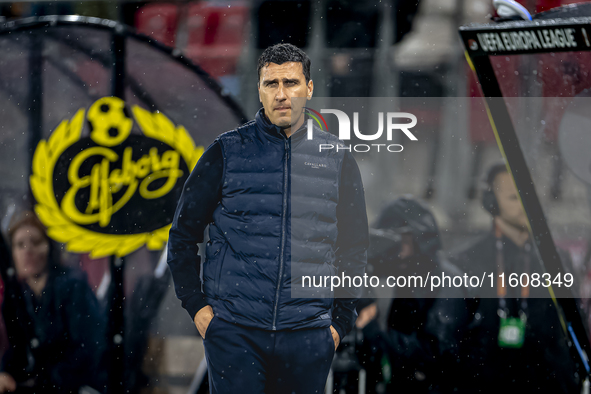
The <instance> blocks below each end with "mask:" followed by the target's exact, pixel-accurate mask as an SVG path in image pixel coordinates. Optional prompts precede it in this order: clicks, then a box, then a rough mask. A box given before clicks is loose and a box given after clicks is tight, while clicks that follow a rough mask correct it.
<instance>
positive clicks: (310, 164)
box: [304, 161, 327, 168]
mask: <svg viewBox="0 0 591 394" xmlns="http://www.w3.org/2000/svg"><path fill="white" fill-rule="evenodd" d="M304 165H305V166H310V167H312V168H326V167H327V165H326V164H322V163H312V162H309V161H305V162H304Z"/></svg>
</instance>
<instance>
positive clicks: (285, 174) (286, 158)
mask: <svg viewBox="0 0 591 394" xmlns="http://www.w3.org/2000/svg"><path fill="white" fill-rule="evenodd" d="M288 161H289V141H288V140H287V139H286V140H285V163H284V165H283V214H282V216H281V249H280V254H279V277H278V278H277V291H276V292H275V307H274V308H273V330H277V326H276V323H277V308H278V307H279V292H280V291H281V283H282V282H283V264H284V258H283V256H284V251H285V232H286V231H285V227H286V222H287V165H288Z"/></svg>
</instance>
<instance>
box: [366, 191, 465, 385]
mask: <svg viewBox="0 0 591 394" xmlns="http://www.w3.org/2000/svg"><path fill="white" fill-rule="evenodd" d="M441 248H442V244H441V240H440V236H439V228H438V226H437V222H436V221H435V217H434V216H433V214H432V213H431V211H430V210H429V209H428V208H427V207H426V206H425V205H424V204H422V203H421V202H419V201H418V200H415V199H413V198H409V197H400V198H397V199H396V200H394V201H392V202H391V203H390V204H388V205H387V206H386V207H385V208H384V209H383V211H382V212H381V214H380V216H379V217H378V220H377V222H376V224H375V226H374V229H372V231H371V244H370V249H369V253H368V255H369V256H368V263H369V264H370V265H371V266H372V268H373V270H374V271H373V272H372V274H373V275H377V276H382V277H385V276H396V277H401V276H403V277H405V278H410V277H413V276H417V275H420V276H421V277H423V278H424V277H426V276H427V273H430V275H433V276H441V274H442V273H445V274H446V275H448V276H456V275H458V276H461V274H462V273H461V272H460V271H459V269H458V268H457V267H455V266H454V265H452V264H450V263H449V262H448V261H447V260H446V259H445V258H442V257H441V256H440V255H439V252H440V251H441ZM465 296H466V294H465V293H464V291H463V289H460V288H455V287H451V288H450V287H448V288H441V289H438V290H437V291H436V292H431V291H430V290H429V289H424V288H421V287H418V286H413V285H409V286H408V287H400V288H396V294H395V299H393V300H392V303H391V304H390V312H389V314H388V320H387V332H386V333H383V332H381V330H380V327H379V325H378V322H377V320H376V319H375V318H376V316H377V308H376V305H375V304H373V305H372V304H370V305H369V306H367V307H366V308H364V309H361V310H359V318H358V319H357V322H356V326H357V328H359V329H362V332H363V337H364V344H363V346H361V352H360V353H361V355H362V356H363V358H364V359H365V360H366V363H367V364H368V365H371V361H370V360H372V358H373V359H374V360H377V361H378V363H379V362H380V361H381V360H380V359H379V358H377V357H375V356H374V354H373V353H375V352H378V355H379V352H384V353H385V354H386V355H387V356H388V358H389V360H390V365H391V367H392V380H391V381H390V384H389V385H388V386H387V388H386V392H396V393H398V392H400V393H427V392H429V393H452V392H455V391H456V388H457V385H458V382H459V380H460V379H461V378H462V377H463V374H462V373H461V372H460V371H459V370H458V368H457V365H458V361H459V354H458V344H459V343H460V341H461V339H462V337H463V335H464V333H465V332H466V330H467V328H468V325H469V323H470V319H469V315H468V313H467V310H466V302H465V300H464V297H465ZM364 364H365V363H364ZM366 369H368V370H369V369H372V368H371V367H368V366H366ZM373 369H375V368H373ZM370 376H371V374H370V373H369V372H368V381H369V377H370ZM374 380H375V377H374ZM368 392H373V391H371V389H369V390H368Z"/></svg>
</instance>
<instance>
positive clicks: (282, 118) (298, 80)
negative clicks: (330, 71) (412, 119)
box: [259, 62, 314, 131]
mask: <svg viewBox="0 0 591 394" xmlns="http://www.w3.org/2000/svg"><path fill="white" fill-rule="evenodd" d="M313 89H314V84H313V83H312V81H309V82H308V83H307V84H306V77H305V76H304V71H303V68H302V63H299V62H287V63H283V64H281V65H279V64H276V63H269V64H268V65H267V66H266V67H263V68H262V69H261V75H260V79H259V100H260V101H261V103H262V104H263V108H264V109H265V115H267V118H269V121H270V122H271V123H273V124H274V125H276V126H279V127H282V128H289V127H290V126H291V124H292V116H293V121H294V122H293V123H294V124H295V125H297V126H298V127H299V124H298V123H299V122H300V121H301V122H303V118H301V115H302V111H303V107H304V103H305V101H306V100H297V101H298V103H293V105H292V102H291V98H292V97H307V98H308V99H310V98H311V97H312V91H313ZM286 131H287V130H286ZM294 131H295V130H294Z"/></svg>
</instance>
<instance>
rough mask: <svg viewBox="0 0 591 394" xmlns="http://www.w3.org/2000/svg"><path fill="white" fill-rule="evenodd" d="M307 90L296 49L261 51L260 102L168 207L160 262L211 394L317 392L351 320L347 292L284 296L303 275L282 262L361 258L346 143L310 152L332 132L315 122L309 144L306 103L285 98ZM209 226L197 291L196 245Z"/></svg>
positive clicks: (364, 236)
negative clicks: (199, 347) (199, 343)
mask: <svg viewBox="0 0 591 394" xmlns="http://www.w3.org/2000/svg"><path fill="white" fill-rule="evenodd" d="M313 89H314V85H313V82H312V80H311V79H310V60H309V59H308V57H307V55H306V54H305V53H304V52H302V51H301V50H300V49H298V48H296V47H295V46H293V45H290V44H278V45H275V46H273V47H270V48H267V49H266V50H265V51H264V52H263V54H262V55H261V57H260V59H259V62H258V91H259V99H260V101H261V103H262V104H263V108H262V109H261V110H259V112H258V113H257V115H256V118H255V120H253V121H251V122H248V123H246V124H245V125H243V126H241V127H239V128H237V129H236V130H233V131H230V132H227V133H224V134H222V135H220V136H219V137H218V138H217V139H216V141H215V142H214V143H213V144H212V145H211V146H210V147H209V148H208V149H207V151H206V152H204V154H203V156H202V158H201V159H200V160H199V162H198V163H197V165H196V167H195V169H194V170H193V172H192V173H191V175H190V176H189V178H188V179H187V182H186V184H185V186H184V189H183V193H182V195H181V199H180V201H179V205H178V207H177V211H176V213H175V217H174V220H173V224H172V228H171V230H170V240H169V247H168V264H169V266H170V269H171V271H172V275H173V279H174V283H175V290H176V294H177V296H178V298H179V299H180V300H181V302H182V305H183V307H184V308H185V309H186V310H187V311H188V312H189V315H190V316H191V318H192V319H193V320H194V322H195V326H196V327H197V329H198V330H199V333H200V334H201V336H202V337H203V342H204V346H205V354H206V357H207V362H208V371H209V377H210V389H211V390H212V393H230V392H236V391H237V390H241V391H243V392H249V393H250V392H252V393H263V392H265V393H321V392H323V391H324V384H325V382H326V377H327V375H328V371H329V369H330V363H331V361H332V358H333V355H334V351H335V349H336V347H337V346H338V344H339V342H340V340H341V339H342V338H343V337H344V336H345V335H346V334H347V333H348V332H349V331H350V330H351V329H352V327H353V325H354V323H355V319H356V317H357V313H356V311H355V306H356V303H357V298H358V296H357V294H355V293H353V292H350V293H348V294H350V295H351V297H349V298H345V299H334V301H333V299H332V297H330V294H328V295H327V294H326V292H325V293H324V294H322V295H323V297H315V298H295V297H292V290H295V288H296V287H298V286H300V284H301V283H302V280H301V278H298V277H296V276H294V275H292V274H291V273H292V268H294V271H295V270H296V268H297V271H298V272H300V271H301V272H305V273H313V274H314V275H319V276H325V275H335V274H336V270H337V268H338V269H340V270H344V272H345V273H346V274H347V275H351V276H352V275H363V273H364V269H365V264H366V249H367V244H368V228H367V216H366V212H365V199H364V195H363V186H362V183H361V176H360V173H359V169H358V167H357V164H356V162H355V160H354V159H353V157H352V155H351V153H350V152H346V151H344V150H340V152H326V151H325V152H320V150H319V149H318V147H319V145H318V143H319V142H322V143H332V144H338V143H339V141H338V139H337V138H336V137H334V136H332V135H331V134H328V133H325V132H322V131H320V130H319V129H316V128H315V129H314V133H313V135H314V139H311V140H308V139H307V138H306V136H307V130H306V127H305V126H306V123H305V122H304V120H305V116H304V108H303V103H304V102H305V101H306V100H291V99H292V98H295V97H301V98H306V99H308V100H309V99H310V98H311V97H312V93H313ZM292 124H293V127H292ZM310 164H313V165H310ZM208 224H209V242H208V243H207V247H206V257H205V261H204V262H203V264H202V268H203V290H202V289H201V285H202V282H201V279H200V276H199V267H200V259H199V257H198V255H197V252H198V248H197V243H199V242H202V241H203V231H204V230H205V227H206V226H207V225H208ZM315 290H316V289H315ZM321 290H322V289H321ZM324 290H326V289H324Z"/></svg>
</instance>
